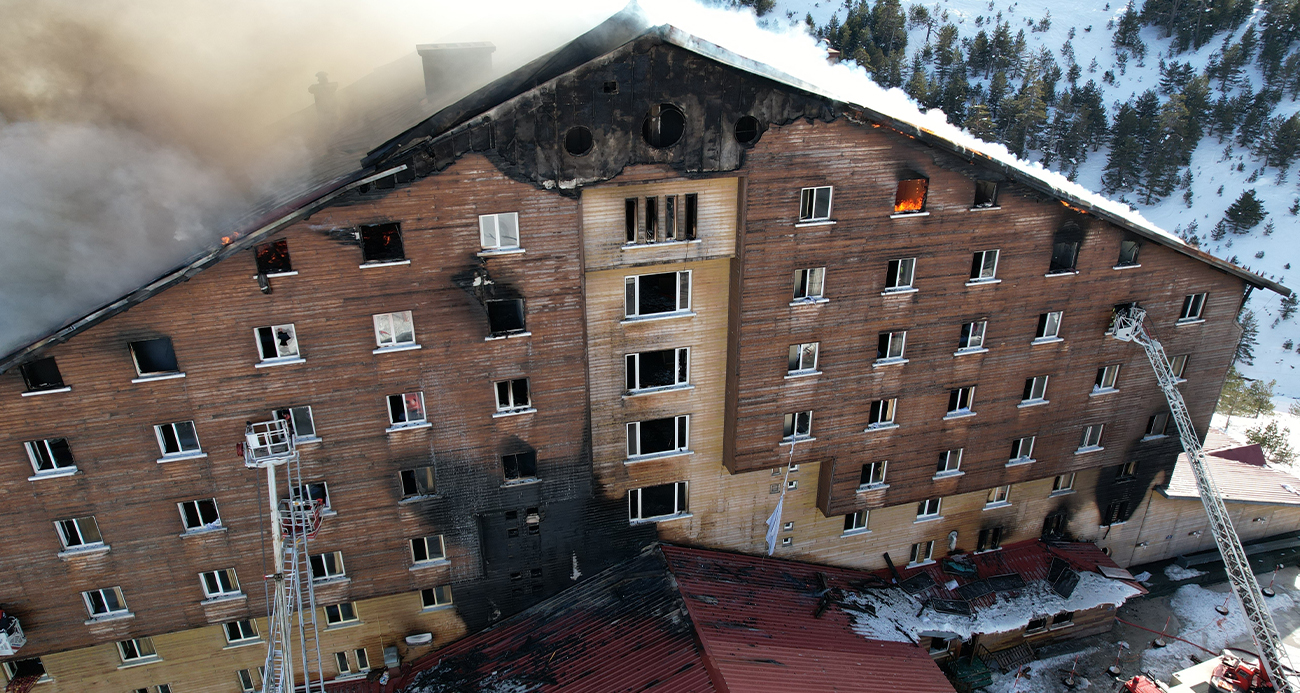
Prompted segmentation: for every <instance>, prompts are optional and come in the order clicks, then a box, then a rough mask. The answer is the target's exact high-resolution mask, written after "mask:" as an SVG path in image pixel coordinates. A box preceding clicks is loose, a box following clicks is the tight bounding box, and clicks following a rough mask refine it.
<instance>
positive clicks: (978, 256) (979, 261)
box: [966, 248, 1002, 285]
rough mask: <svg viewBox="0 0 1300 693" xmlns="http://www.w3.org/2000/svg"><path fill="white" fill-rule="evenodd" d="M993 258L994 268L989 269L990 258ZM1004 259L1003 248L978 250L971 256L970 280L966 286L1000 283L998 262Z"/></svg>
mask: <svg viewBox="0 0 1300 693" xmlns="http://www.w3.org/2000/svg"><path fill="white" fill-rule="evenodd" d="M990 255H991V256H992V258H993V267H992V268H991V269H990V268H989V266H988V265H989V257H990ZM1001 257H1002V250H1001V248H993V249H991V250H977V251H975V252H974V253H973V254H972V256H971V263H970V279H969V280H967V282H966V284H967V285H970V284H994V283H997V281H998V261H999V260H1000V259H1001Z"/></svg>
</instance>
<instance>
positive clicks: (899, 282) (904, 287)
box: [881, 257, 917, 294]
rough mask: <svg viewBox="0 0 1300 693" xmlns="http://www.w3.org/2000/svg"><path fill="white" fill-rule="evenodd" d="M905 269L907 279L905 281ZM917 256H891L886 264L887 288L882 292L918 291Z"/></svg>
mask: <svg viewBox="0 0 1300 693" xmlns="http://www.w3.org/2000/svg"><path fill="white" fill-rule="evenodd" d="M904 270H906V275H907V277H906V279H907V281H906V282H904V281H903V274H904ZM916 290H917V289H916V258H914V257H901V258H891V259H890V260H888V261H887V262H886V264H885V290H884V291H882V292H881V293H882V294H901V293H907V292H911V291H916Z"/></svg>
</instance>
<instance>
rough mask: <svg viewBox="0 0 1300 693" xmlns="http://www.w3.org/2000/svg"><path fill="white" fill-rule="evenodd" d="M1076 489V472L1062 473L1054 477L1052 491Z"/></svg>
mask: <svg viewBox="0 0 1300 693" xmlns="http://www.w3.org/2000/svg"><path fill="white" fill-rule="evenodd" d="M1073 490H1074V472H1070V473H1069V474H1060V475H1057V476H1056V478H1054V479H1052V493H1060V492H1062V491H1073Z"/></svg>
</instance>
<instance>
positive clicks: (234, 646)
mask: <svg viewBox="0 0 1300 693" xmlns="http://www.w3.org/2000/svg"><path fill="white" fill-rule="evenodd" d="M265 644H266V641H265V640H263V639H261V638H253V639H251V640H238V641H236V642H228V643H226V646H225V647H223V648H221V649H223V650H238V649H239V648H241V647H248V646H249V645H265Z"/></svg>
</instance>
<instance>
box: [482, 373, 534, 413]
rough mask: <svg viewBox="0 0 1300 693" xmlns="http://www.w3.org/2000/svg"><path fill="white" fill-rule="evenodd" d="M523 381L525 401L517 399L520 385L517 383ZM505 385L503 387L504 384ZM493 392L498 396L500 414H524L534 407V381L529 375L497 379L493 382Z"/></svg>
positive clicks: (497, 404)
mask: <svg viewBox="0 0 1300 693" xmlns="http://www.w3.org/2000/svg"><path fill="white" fill-rule="evenodd" d="M520 382H522V383H523V394H524V399H525V401H524V402H522V403H521V402H517V401H515V400H516V399H517V398H518V395H519V392H518V386H517V385H516V383H520ZM503 385H504V386H505V388H504V389H503V388H502V386H503ZM492 394H493V395H494V396H495V397H496V406H497V408H496V413H498V414H522V413H525V412H529V411H536V410H535V409H533V389H532V383H531V382H529V379H528V378H527V377H524V378H510V379H508V380H497V381H494V382H493V383H492Z"/></svg>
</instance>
